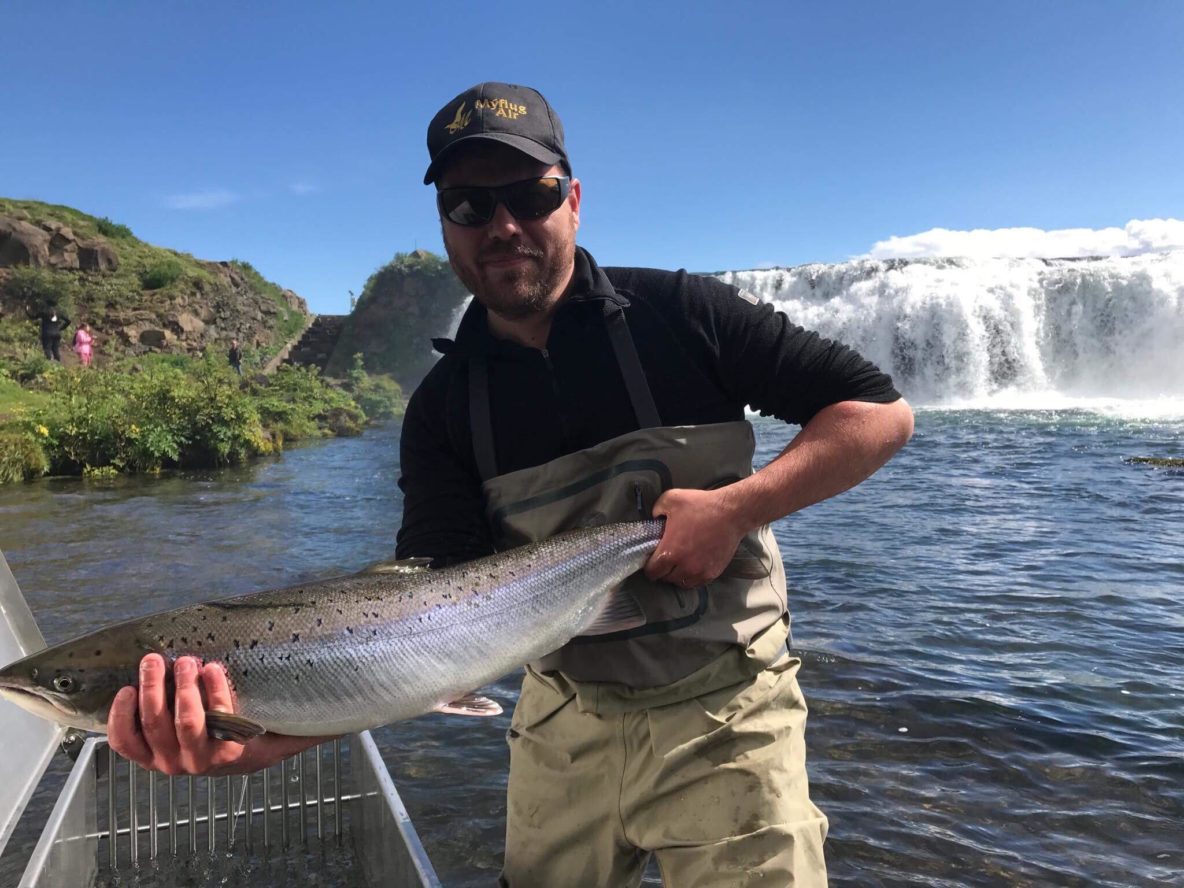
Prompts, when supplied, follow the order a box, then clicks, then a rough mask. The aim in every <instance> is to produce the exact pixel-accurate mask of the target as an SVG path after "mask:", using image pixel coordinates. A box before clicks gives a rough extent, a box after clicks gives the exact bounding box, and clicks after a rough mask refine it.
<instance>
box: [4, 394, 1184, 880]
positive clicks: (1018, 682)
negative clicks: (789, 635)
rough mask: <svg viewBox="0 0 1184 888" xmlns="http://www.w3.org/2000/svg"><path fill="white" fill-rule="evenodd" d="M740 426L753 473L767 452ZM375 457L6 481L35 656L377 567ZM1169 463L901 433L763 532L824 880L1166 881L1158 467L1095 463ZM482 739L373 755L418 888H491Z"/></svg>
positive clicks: (490, 762) (1170, 835)
mask: <svg viewBox="0 0 1184 888" xmlns="http://www.w3.org/2000/svg"><path fill="white" fill-rule="evenodd" d="M754 422H755V424H756V427H757V433H758V442H759V455H758V459H761V460H762V461H767V460H768V459H770V458H772V457H773V456H774V455H775V454H776V453H777V452H778V451H779V450H780V448H781V447H782V446H784V444H785V442H786V441H787V440H788V438H789V436H790V434H791V432H792V431H793V430H792V429H790V428H787V427H785V426H782V425H780V424H778V423H774V422H771V421H767V420H762V419H756V420H754ZM397 435H398V427H397V426H389V427H386V428H383V429H377V430H373V431H370V432H368V433H367V434H366V435H364V436H363V437H361V438H356V439H346V440H337V441H329V442H323V443H318V444H315V445H311V446H307V447H303V448H301V449H299V450H293V451H290V452H289V453H287V454H285V455H284V456H283V457H281V458H277V459H275V460H271V461H267V462H261V463H257V464H255V465H252V466H250V467H246V468H238V469H227V470H223V471H211V472H203V473H186V474H181V475H175V476H168V477H163V478H159V479H151V478H133V479H117V480H114V481H104V482H86V481H79V480H47V481H42V482H38V483H35V484H30V485H25V486H9V487H5V488H2V489H0V548H2V549H3V551H4V554H5V555H6V557H7V558H8V561H9V564H10V566H11V568H12V571H13V573H14V575H15V576H16V578H17V580H18V581H19V583H20V584H21V587H22V589H23V590H24V593H25V595H26V597H27V598H28V600H29V603H30V606H31V607H32V609H33V612H34V614H35V616H36V618H37V619H38V621H39V623H40V625H41V627H42V631H43V632H44V634H45V636H46V638H47V640H48V641H49V642H50V643H54V642H57V641H62V640H65V639H66V638H67V637H69V636H71V635H74V634H77V633H79V632H82V631H84V630H88V629H90V628H93V627H95V626H97V625H98V624H100V623H106V622H111V621H114V620H117V619H120V618H124V617H129V616H133V615H138V614H143V613H146V612H148V611H152V610H157V609H162V608H167V607H172V606H176V605H179V604H183V603H188V602H192V601H195V600H199V599H205V598H211V597H222V596H227V595H233V594H238V593H242V592H248V591H252V590H256V589H260V588H264V587H269V586H277V585H281V584H284V583H288V582H294V581H295V580H297V579H300V578H313V577H325V576H330V575H332V574H335V573H342V572H346V571H351V570H355V569H358V568H360V567H362V566H364V565H366V564H369V563H372V562H375V561H378V560H381V559H383V558H386V557H390V556H391V554H392V552H393V548H394V546H393V538H394V534H395V531H396V528H397V526H398V523H399V516H400V510H401V507H400V499H399V493H398V489H397V487H396V485H395V481H396V478H397V475H398V465H397V459H398V458H397ZM1181 455H1184V420H1181V419H1178V418H1163V417H1160V418H1155V419H1138V418H1131V417H1129V416H1127V417H1124V416H1122V415H1121V414H1114V413H1100V412H1095V411H1086V410H1032V411H1022V410H1006V411H1003V410H995V411H988V410H960V411H952V410H938V409H927V410H921V411H919V413H918V420H917V432H916V436H915V437H914V440H913V441H912V443H911V444H910V445H909V446H908V447H907V448H906V449H905V450H904V451H902V453H901V454H899V455H898V457H897V458H896V459H895V460H894V461H893V462H892V463H891V464H890V465H889V466H888V467H886V468H885V469H884V470H882V471H881V472H880V473H879V474H878V475H877V476H875V478H873V479H872V480H871V481H869V482H867V483H865V484H864V485H862V486H861V487H859V488H857V489H856V490H854V491H851V492H849V493H847V494H845V495H843V496H841V497H839V498H837V499H835V500H832V501H830V502H827V503H824V504H821V505H819V506H816V507H813V508H811V509H808V510H806V511H805V512H803V513H801V514H799V515H795V516H793V517H791V518H789V519H785V520H783V521H781V522H779V523H778V524H777V526H776V532H777V536H778V538H779V540H780V542H781V545H782V551H783V555H784V557H785V562H786V565H787V570H788V574H789V576H790V584H791V588H790V606H791V609H792V611H793V615H794V624H793V631H794V648H795V650H796V652H797V653H798V654H799V655H800V656H801V657H802V659H803V660H804V667H803V670H802V673H801V675H800V680H801V683H802V686H803V689H804V691H805V693H806V696H807V699H808V700H809V702H810V706H811V716H810V724H809V729H808V735H807V739H808V748H809V768H810V777H811V784H812V791H813V794H814V797H815V799H816V801H817V803H818V804H819V805H820V806H821V807H822V809H823V810H824V811H825V812H826V813H827V814H828V815H829V817H830V824H831V833H830V838H829V840H828V843H827V855H828V861H829V866H830V871H831V880H832V884H833V885H836V886H875V885H885V886H897V885H899V886H906V885H907V886H914V885H931V886H950V888H955V886H975V885H983V886H994V885H1031V886H1116V888H1118V886H1121V888H1134V886H1144V885H1146V886H1151V885H1182V886H1184V558H1182V556H1184V471H1180V470H1165V469H1156V468H1152V467H1148V466H1144V465H1132V464H1128V463H1126V462H1124V457H1129V456H1181ZM490 693H491V694H492V695H493V696H495V697H498V698H499V699H501V700H502V701H503V702H505V703H507V704H510V703H512V701H513V699H514V696H515V694H516V679H515V677H513V676H511V677H507V678H506V679H504V680H502V681H501V682H499V683H498V684H497V685H496V686H495V687H494V688H492V689H491V691H490ZM506 708H507V710H509V709H510V706H509V705H507V707H506ZM508 719H509V714H508V711H507V714H506V715H504V716H502V717H499V718H496V719H486V720H481V719H465V718H455V717H446V716H436V715H433V716H427V717H424V718H421V719H417V720H415V721H412V722H405V723H402V724H399V725H396V726H393V727H388V728H384V729H382V730H380V731H377V732H376V739H377V740H378V741H379V745H380V747H381V749H382V751H383V755H384V758H385V759H386V761H387V763H388V765H389V767H390V770H391V772H392V774H393V775H394V778H395V781H396V784H397V785H398V787H399V790H400V793H401V794H402V795H403V798H404V801H405V802H406V804H407V806H408V808H409V810H410V812H411V814H412V817H413V819H414V821H415V825H416V827H417V828H418V830H419V832H420V835H421V838H422V839H423V842H424V845H425V847H426V848H427V851H428V853H429V854H430V855H431V857H432V859H433V862H434V863H435V865H436V867H437V869H438V870H439V873H440V875H441V878H442V879H443V881H444V884H445V885H448V886H470V885H472V886H476V885H489V884H491V883H492V881H493V878H494V876H495V874H496V872H497V867H498V864H499V857H500V852H501V846H502V829H503V820H502V818H503V810H504V800H503V791H504V787H505V775H506V766H507V754H506V749H505V742H504V737H503V735H504V731H505V729H506V727H507V725H508ZM56 770H59V771H60V768H59V769H56ZM50 783H51V785H52V781H50ZM45 792H46V793H48V794H49V798H48V801H46V799H45V798H44V797H43V798H41V799H39V800H38V801H37V802H36V804H35V811H40V810H45V808H44V806H45V805H47V804H48V803H50V802H52V791H51V790H46V791H45ZM43 795H44V794H43ZM34 816H36V815H34ZM34 827H36V828H39V827H37V825H34ZM22 828H23V832H22V834H20V835H18V839H17V840H15V841H16V844H17V845H18V846H20V845H21V844H22V843H23V844H24V845H25V846H26V847H27V845H28V843H29V842H30V841H31V839H30V838H29V836H30V832H29V830H30V829H31V828H32V827H29V826H27V825H23V827H22ZM31 835H32V836H33V838H35V830H34V832H32V833H31ZM10 856H11V855H10ZM11 872H12V870H9V871H7V872H5V871H0V882H3V883H4V884H9V879H10V878H11V875H10V873H11ZM15 872H18V873H19V869H17V870H15Z"/></svg>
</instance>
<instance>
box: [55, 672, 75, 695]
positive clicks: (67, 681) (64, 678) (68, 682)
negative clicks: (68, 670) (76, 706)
mask: <svg viewBox="0 0 1184 888" xmlns="http://www.w3.org/2000/svg"><path fill="white" fill-rule="evenodd" d="M53 688H54V690H55V691H61V692H62V693H63V694H68V693H70V691H72V690H74V679H72V678H71V677H70V676H68V675H59V676H58V677H57V678H55V679H54V680H53Z"/></svg>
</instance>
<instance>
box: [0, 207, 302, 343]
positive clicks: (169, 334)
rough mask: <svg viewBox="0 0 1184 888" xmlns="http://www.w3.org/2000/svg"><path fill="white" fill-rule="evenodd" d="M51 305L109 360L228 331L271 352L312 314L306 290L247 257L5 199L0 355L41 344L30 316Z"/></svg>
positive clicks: (223, 336)
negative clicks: (181, 247) (159, 241)
mask: <svg viewBox="0 0 1184 888" xmlns="http://www.w3.org/2000/svg"><path fill="white" fill-rule="evenodd" d="M46 304H54V305H57V306H60V307H61V308H62V309H63V310H64V311H65V312H66V313H67V314H68V315H69V316H70V317H71V319H72V320H73V321H74V322H75V323H78V322H81V321H87V322H88V323H90V325H91V326H92V327H93V328H94V331H95V333H96V334H97V336H98V337H99V354H100V355H101V356H102V357H104V358H108V359H109V358H111V357H118V356H122V355H137V354H143V353H145V352H152V351H164V352H175V353H185V354H198V353H200V352H201V351H203V350H204V349H206V348H207V347H210V348H217V349H223V348H225V347H226V345H227V344H228V343H229V341H230V339H231V338H232V337H233V338H237V339H238V340H239V341H240V342H241V343H243V345H244V347H245V348H247V349H256V350H258V352H259V353H260V355H261V356H266V355H268V354H270V353H272V352H274V351H276V350H278V349H279V348H280V347H281V346H282V345H283V344H284V343H285V342H286V341H287V340H289V339H290V338H291V337H293V336H294V335H295V334H296V333H298V332H299V331H300V330H301V329H302V328H303V327H305V326H306V325H307V323H308V320H309V312H308V306H307V305H306V304H305V302H304V300H303V299H301V298H300V297H299V296H297V295H296V294H295V293H293V292H292V291H291V290H285V289H283V288H281V287H279V286H277V285H276V284H273V283H271V282H270V281H267V280H265V279H264V278H263V277H262V276H261V275H260V274H259V273H258V272H257V271H256V270H255V269H254V268H253V267H252V266H251V265H250V264H249V263H247V262H243V261H239V260H231V261H225V262H210V261H204V260H199V259H195V258H194V257H192V256H190V255H188V254H185V253H179V252H176V251H173V250H167V249H163V248H161V247H156V246H153V245H151V244H147V243H145V242H143V241H141V240H139V239H137V238H136V237H135V236H134V235H133V234H132V232H131V231H130V230H129V229H128V228H127V227H126V226H123V225H119V224H117V223H113V222H111V221H110V220H108V219H100V218H96V217H94V216H89V215H87V214H85V213H81V212H79V211H78V210H74V209H72V208H70V207H61V206H54V205H50V204H44V203H39V202H37V201H17V200H9V199H5V198H0V358H7V359H17V360H19V359H21V358H23V357H26V356H27V355H28V354H30V353H33V352H35V351H37V350H38V343H37V334H36V330H35V326H34V324H33V322H32V321H31V320H29V318H30V315H31V314H35V313H36V312H37V311H38V310H39V309H40V308H41V307H43V306H44V305H46ZM69 335H70V334H69V332H67V336H69Z"/></svg>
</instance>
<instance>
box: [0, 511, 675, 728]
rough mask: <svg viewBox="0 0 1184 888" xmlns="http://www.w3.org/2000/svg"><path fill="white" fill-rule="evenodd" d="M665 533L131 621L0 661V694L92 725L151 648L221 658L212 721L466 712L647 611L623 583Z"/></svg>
mask: <svg viewBox="0 0 1184 888" xmlns="http://www.w3.org/2000/svg"><path fill="white" fill-rule="evenodd" d="M661 535H662V522H661V521H638V522H631V523H624V524H609V525H605V526H602V527H596V528H591V529H586V530H576V531H570V532H568V533H563V534H559V535H557V536H554V537H551V538H550V539H547V540H544V541H542V542H538V543H531V544H529V545H525V546H521V547H519V548H516V549H510V550H507V551H505V552H502V553H499V554H497V555H491V556H489V557H487V558H480V559H477V560H475V561H470V562H467V563H465V564H461V565H457V566H455V567H449V568H445V569H443V570H426V569H421V570H415V571H412V572H409V573H408V572H400V571H387V570H381V569H380V570H370V571H364V572H362V573H359V574H353V575H350V576H344V577H337V578H334V579H329V580H323V581H320V582H315V583H302V584H299V585H295V586H288V587H285V588H282V589H273V590H269V591H265V592H257V593H253V594H250V595H244V596H240V597H238V598H229V599H225V600H222V601H214V602H209V603H205V604H197V605H191V606H189V607H182V608H178V609H176V610H171V611H165V612H163V613H158V614H152V615H150V616H146V617H141V618H138V619H133V620H127V621H126V622H123V623H118V624H116V625H113V626H109V627H107V628H104V629H100V630H98V631H97V632H93V633H91V634H89V635H84V636H82V637H80V638H76V639H74V640H72V641H68V642H65V643H64V644H59V645H56V646H54V647H51V648H47V649H45V650H43V651H40V652H38V653H36V654H33V655H31V656H28V657H25V658H24V659H22V660H19V661H17V662H15V663H12V664H11V665H9V666H7V667H5V668H4V669H3V670H0V694H2V695H3V696H5V697H7V698H8V699H9V700H12V701H13V702H15V703H17V704H19V705H20V706H23V707H24V708H26V709H28V710H30V711H32V712H34V713H36V714H37V715H40V716H42V717H44V718H48V719H51V720H53V721H56V722H59V723H60V724H64V725H69V726H72V727H77V728H83V729H85V730H90V731H100V732H102V731H105V730H106V726H107V713H108V710H109V709H110V707H111V702H112V700H113V699H114V697H115V694H116V692H117V691H118V690H119V689H120V688H121V687H123V686H125V685H134V684H136V682H137V679H138V674H139V662H140V658H141V657H143V656H144V654H146V653H149V652H152V651H155V652H157V653H159V654H162V655H163V656H164V657H165V659H166V660H169V661H173V660H176V658H178V657H181V656H185V655H189V656H194V657H198V658H199V659H201V660H204V661H205V662H215V663H220V664H222V665H223V666H224V667H225V669H226V673H227V676H228V678H229V680H230V685H231V687H232V689H233V691H234V696H235V702H236V706H237V714H234V715H231V714H229V713H211V714H210V715H209V716H208V717H207V723H209V724H210V726H211V730H212V731H213V732H215V733H217V734H218V735H220V736H232V737H235V738H238V739H245V738H247V737H250V736H252V735H254V734H258V733H261V732H263V731H274V732H277V733H281V734H296V735H319V734H335V733H347V732H352V731H360V730H364V729H367V728H373V727H376V726H378V725H383V724H387V723H388V722H393V721H398V720H400V719H405V718H412V717H414V716H417V715H422V714H423V713H426V712H431V711H433V710H437V709H449V708H450V707H449V704H451V703H453V702H454V701H461V702H460V703H459V704H458V705H457V706H455V707H451V710H452V711H464V710H465V709H466V708H468V706H469V704H468V703H466V702H465V701H466V700H471V699H472V698H471V697H470V692H472V691H474V690H475V689H477V688H480V687H481V686H483V685H485V684H488V683H489V682H491V681H493V680H494V679H497V678H499V677H500V676H502V675H505V674H506V673H507V672H510V671H512V670H513V669H515V668H516V667H519V666H521V665H522V664H523V663H526V662H528V661H530V660H534V659H536V658H538V657H541V656H543V655H544V654H547V653H550V652H551V651H553V650H555V649H556V648H559V647H560V646H562V645H563V644H565V643H566V642H567V641H569V640H570V639H571V638H573V637H574V636H576V635H581V634H596V633H604V632H612V631H617V630H620V629H625V628H632V627H635V626H638V625H641V624H643V623H644V622H645V620H644V617H643V616H642V614H641V610H640V608H639V607H638V605H637V602H636V601H635V600H634V599H633V598H632V597H631V596H629V595H628V594H626V593H623V592H621V591H620V587H621V584H622V582H623V581H624V580H625V578H626V577H628V576H629V575H630V574H632V573H634V572H635V571H637V570H638V569H639V568H640V567H641V566H642V565H643V564H644V563H645V561H646V559H647V558H648V556H649V554H650V553H651V552H652V551H653V550H654V548H655V547H656V546H657V543H658V540H659V538H660V537H661ZM170 674H171V673H170ZM481 702H483V701H480V700H478V702H477V703H476V705H475V707H473V708H475V709H476V711H477V713H478V714H479V713H480V709H481ZM494 711H500V710H497V709H495V710H494Z"/></svg>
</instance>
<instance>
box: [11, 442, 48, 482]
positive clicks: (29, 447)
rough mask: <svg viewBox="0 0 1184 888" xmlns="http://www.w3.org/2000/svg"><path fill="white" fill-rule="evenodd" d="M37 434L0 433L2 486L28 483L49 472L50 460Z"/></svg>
mask: <svg viewBox="0 0 1184 888" xmlns="http://www.w3.org/2000/svg"><path fill="white" fill-rule="evenodd" d="M36 434H37V433H36V432H33V433H30V432H26V431H15V430H5V431H0V484H12V483H13V482H16V481H26V480H28V479H30V478H36V477H38V476H40V475H44V474H45V473H46V472H47V471H49V460H48V459H47V458H46V456H45V450H44V449H43V448H42V446H41V443H40V442H39V441H38V440H37V438H36Z"/></svg>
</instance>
